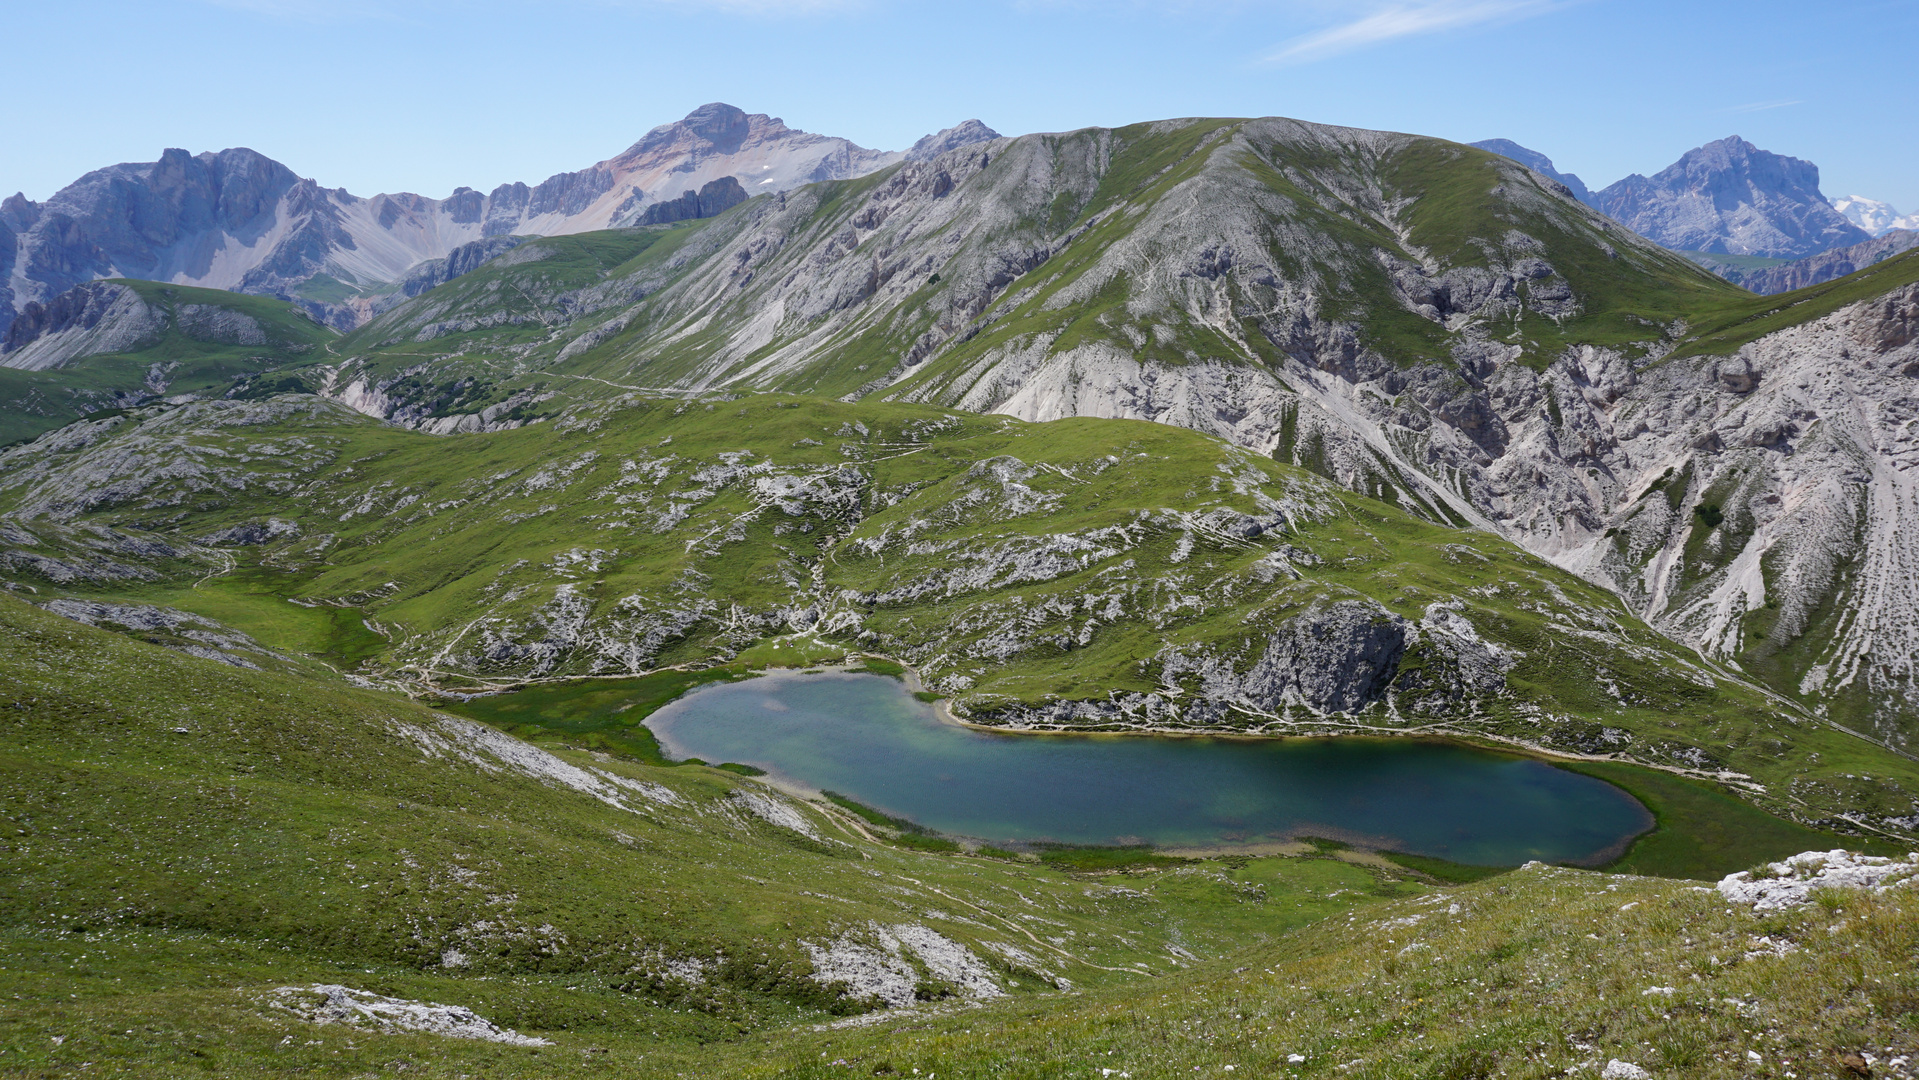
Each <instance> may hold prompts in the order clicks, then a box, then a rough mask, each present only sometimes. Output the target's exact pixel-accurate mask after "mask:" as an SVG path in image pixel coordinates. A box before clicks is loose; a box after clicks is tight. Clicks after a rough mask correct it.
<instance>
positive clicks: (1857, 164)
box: [0, 0, 1919, 213]
mask: <svg viewBox="0 0 1919 1080" xmlns="http://www.w3.org/2000/svg"><path fill="white" fill-rule="evenodd" d="M7 6H8V9H9V11H8V19H7V36H8V38H9V43H10V45H11V46H12V47H11V48H10V49H9V54H10V55H9V57H8V63H7V67H6V74H7V76H8V77H7V83H8V88H9V94H8V98H9V100H10V104H11V110H10V112H11V119H12V120H13V123H12V125H11V131H10V132H9V133H8V137H7V138H6V139H5V140H4V142H0V189H4V191H5V192H11V191H13V190H16V189H19V190H24V191H25V192H26V193H27V195H28V196H29V197H31V198H35V199H44V198H45V197H46V196H48V195H49V194H51V193H52V192H53V191H54V190H56V189H57V188H59V187H61V186H63V185H65V184H66V183H69V182H71V181H72V180H73V179H75V178H76V177H78V176H79V175H80V174H81V173H83V172H85V171H87V170H89V169H92V168H97V167H99V166H101V165H105V164H109V163H112V162H116V161H151V160H153V159H154V158H155V157H157V156H158V154H159V151H160V150H161V149H163V148H165V147H168V146H181V147H185V148H187V149H189V150H193V151H196V152H197V151H201V150H210V149H213V150H217V149H221V148H224V147H228V146H250V147H252V148H254V149H256V150H259V151H261V152H262V153H265V154H267V155H269V156H271V157H274V158H277V159H279V160H281V161H283V162H285V163H286V164H288V165H289V166H291V167H292V168H293V169H294V170H295V171H296V172H298V173H300V174H301V175H304V176H310V177H313V178H315V179H317V180H319V181H320V182H321V183H322V184H325V185H327V186H329V187H345V188H347V189H348V190H351V191H353V192H356V193H358V194H362V195H367V194H373V193H375V192H379V191H402V190H406V191H417V192H420V193H422V194H427V195H433V196H443V195H445V194H447V193H448V192H449V191H451V190H452V189H453V188H454V187H456V186H459V185H462V184H464V185H468V186H472V187H477V188H480V189H482V190H485V189H488V188H491V187H492V186H493V185H495V184H498V183H502V182H505V181H511V180H525V181H528V182H537V181H538V180H541V179H543V178H545V177H546V176H548V175H551V174H552V173H555V172H560V171H563V170H572V169H578V168H582V167H584V166H586V165H588V164H591V163H592V162H594V161H598V160H600V159H602V158H606V157H609V156H611V155H613V154H614V153H617V152H618V151H619V150H621V149H623V148H625V147H626V146H627V145H628V144H630V143H632V142H633V141H634V140H635V139H637V138H638V137H639V136H640V135H641V134H642V133H644V132H645V131H646V130H647V129H648V128H650V127H652V126H654V125H656V124H659V123H663V122H666V121H669V120H673V119H676V118H678V117H680V116H682V115H684V114H685V113H686V112H687V111H688V110H690V109H692V108H694V107H695V106H698V105H700V104H702V103H704V102H707V101H727V102H731V103H733V104H735V105H738V106H740V107H742V108H745V109H746V110H748V111H749V112H768V113H772V114H774V115H776V116H781V117H784V118H785V120H786V121H787V123H789V124H791V125H793V126H795V127H800V128H804V129H806V130H810V131H818V132H823V133H826V134H833V135H843V136H846V137H848V138H851V139H853V140H855V141H856V142H859V143H861V144H863V145H866V146H875V147H881V148H888V149H893V148H900V147H904V146H906V145H907V144H909V143H911V142H912V141H913V140H914V139H916V138H918V137H919V136H920V135H922V134H924V133H926V132H927V131H930V130H934V129H937V128H940V127H945V126H947V125H950V124H952V123H955V122H957V121H959V120H962V119H965V118H967V117H974V116H977V117H979V118H980V119H982V120H984V121H986V122H987V123H988V124H990V125H992V126H993V127H995V128H997V129H998V130H1000V131H1002V132H1004V133H1007V134H1022V133H1026V132H1031V131H1060V130H1067V129H1071V128H1076V127H1084V126H1087V125H1116V124H1124V123H1130V122H1134V121H1139V120H1149V119H1158V118H1163V117H1171V116H1193V115H1217V116H1259V115H1274V114H1276V115H1284V116H1293V117H1298V118H1300V119H1305V120H1315V121H1321V122H1327V123H1340V124H1351V125H1355V126H1361V127H1374V128H1389V129H1394V130H1400V131H1412V132H1419V133H1422V134H1428V135H1437V136H1441V137H1444V138H1451V139H1458V140H1461V141H1471V140H1475V139H1485V138H1494V137H1504V138H1510V139H1514V140H1516V141H1518V142H1520V143H1523V144H1525V145H1528V146H1531V147H1533V148H1535V149H1537V150H1540V151H1542V152H1544V153H1546V154H1548V155H1549V156H1551V157H1552V158H1553V159H1554V161H1555V162H1556V163H1557V164H1558V166H1559V167H1560V168H1561V169H1562V170H1565V171H1569V172H1577V173H1579V174H1580V175H1581V176H1582V177H1583V178H1584V179H1585V180H1586V182H1587V183H1588V184H1591V185H1592V186H1594V187H1595V188H1596V187H1599V186H1601V185H1604V184H1606V183H1610V182H1611V181H1613V180H1616V179H1618V178H1619V177H1621V176H1622V175H1624V174H1626V173H1629V172H1645V173H1651V172H1653V171H1656V170H1658V169H1660V168H1663V167H1664V166H1666V165H1667V164H1670V163H1671V162H1672V161H1673V159H1675V158H1676V157H1678V156H1679V154H1681V153H1682V152H1684V151H1685V150H1687V149H1688V148H1690V147H1693V146H1696V145H1698V144H1700V143H1702V142H1707V141H1710V140H1712V139H1716V138H1721V137H1723V136H1726V135H1729V134H1734V133H1737V134H1740V135H1743V136H1745V137H1746V138H1748V139H1750V140H1752V141H1753V142H1755V143H1758V144H1759V145H1760V146H1763V147H1765V148H1767V149H1770V150H1775V151H1778V152H1780V153H1785V154H1791V155H1793V156H1796V157H1803V158H1807V159H1810V160H1812V161H1814V162H1816V163H1817V164H1818V165H1819V166H1820V167H1821V169H1822V172H1823V181H1824V183H1823V186H1824V189H1825V191H1826V193H1827V194H1828V195H1832V196H1837V195H1844V194H1854V193H1856V194H1861V195H1867V196H1871V197H1875V198H1880V199H1885V200H1887V201H1889V202H1892V203H1893V204H1894V205H1895V206H1897V207H1898V208H1899V209H1900V210H1902V211H1904V212H1908V213H1909V212H1913V211H1919V138H1915V136H1916V135H1919V119H1915V115H1916V111H1915V109H1914V102H1915V101H1919V76H1916V75H1915V73H1914V67H1913V64H1912V62H1911V49H1912V43H1913V42H1914V41H1919V0H1825V2H1823V3H1818V4H1807V3H1804V2H1803V0H1793V2H1785V0H1742V2H1736V3H1735V2H1722V0H1378V2H1374V0H1346V2H1334V0H1268V2H1265V3H1257V2H1251V0H1244V2H1242V0H1113V2H1099V0H974V2H965V0H945V2H939V3H927V2H918V0H544V2H541V3H531V2H523V0H90V2H88V3H84V4H80V3H73V2H70V0H59V2H50V0H15V2H13V3H10V4H9V5H7Z"/></svg>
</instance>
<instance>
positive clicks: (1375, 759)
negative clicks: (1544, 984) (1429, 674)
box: [646, 673, 1652, 866]
mask: <svg viewBox="0 0 1919 1080" xmlns="http://www.w3.org/2000/svg"><path fill="white" fill-rule="evenodd" d="M646 725H647V727H649V728H651V729H652V730H653V732H654V733H655V734H656V735H657V736H658V737H659V740H660V743H661V745H662V746H663V747H664V748H665V749H666V751H667V752H668V754H670V755H671V756H673V757H674V758H687V757H698V758H703V759H705V760H707V761H738V762H744V763H746V764H749V765H755V766H758V767H759V768H762V769H765V770H766V771H767V772H769V773H771V774H773V775H774V776H775V777H776V778H778V779H781V780H785V781H788V782H791V783H795V784H799V785H802V786H804V787H808V788H814V789H819V790H825V791H836V792H840V793H842V794H845V795H848V796H851V797H852V798H854V799H857V800H859V801H860V802H862V803H865V804H867V805H869V806H873V807H876V808H878V809H881V810H884V811H886V812H887V813H889V814H893V815H896V816H899V817H903V818H908V819H911V820H913V821H916V822H919V823H920V824H922V825H925V826H927V827H928V828H932V829H937V830H939V831H940V832H944V833H951V834H954V835H958V836H971V837H978V838H980V839H984V840H999V841H1026V842H1055V843H1067V844H1116V843H1117V844H1130V843H1147V844H1152V845H1155V846H1159V847H1173V848H1179V847H1231V846H1233V845H1243V844H1256V843H1266V842H1272V841H1275V840H1285V839H1288V838H1290V837H1294V836H1300V835H1308V836H1325V837H1331V838H1335V839H1341V840H1347V841H1349V842H1356V843H1360V844H1364V845H1368V846H1374V847H1380V848H1385V849H1388V850H1394V851H1404V852H1410V853H1412V854H1416V855H1430V856H1434V857H1436V858H1441V859H1448V860H1451V861H1453V862H1459V863H1470V864H1474V865H1481V866H1510V865H1517V864H1519V863H1522V862H1525V861H1527V860H1529V859H1541V860H1544V861H1547V862H1582V861H1584V862H1590V861H1595V860H1599V859H1603V858H1607V857H1610V856H1612V855H1614V854H1617V853H1618V852H1619V851H1621V850H1622V849H1623V844H1624V843H1625V842H1626V841H1627V840H1629V839H1630V838H1631V837H1633V836H1635V835H1637V834H1639V833H1641V832H1644V831H1645V830H1646V829H1649V828H1651V827H1652V816H1651V815H1650V814H1648V813H1647V812H1646V809H1645V808H1644V807H1642V806H1641V805H1640V804H1639V803H1638V802H1637V801H1635V800H1634V799H1633V798H1632V797H1631V796H1629V795H1627V794H1626V793H1625V792H1623V791H1621V790H1619V789H1618V788H1616V787H1613V786H1612V785H1610V784H1607V783H1605V782H1604V781H1600V780H1595V779H1593V778H1592V777H1589V776H1582V775H1580V774H1578V773H1573V772H1568V771H1566V770H1564V769H1559V768H1555V767H1553V766H1551V765H1548V764H1546V763H1544V762H1541V761H1535V760H1532V759H1530V758H1522V757H1517V756H1513V755H1509V754H1499V753H1493V752H1489V751H1485V750H1478V749H1474V748H1472V747H1467V746H1460V745H1456V744H1453V743H1445V742H1431V741H1418V740H1411V739H1367V738H1339V739H1213V738H1173V737H1167V738H1154V737H1145V736H1137V735H1013V734H1000V733H996V732H987V731H975V730H972V729H970V728H965V727H961V726H959V725H957V724H952V723H948V722H944V721H942V720H940V719H939V718H938V717H937V716H936V715H935V713H934V711H933V708H932V706H930V705H926V704H924V703H922V702H920V701H918V700H916V699H914V698H913V696H912V695H911V694H909V693H907V692H906V689H905V687H904V686H902V685H901V684H900V683H899V682H897V681H896V680H893V679H887V678H883V677H880V676H876V675H851V674H845V673H825V674H817V675H801V674H798V673H780V674H773V675H767V676H764V677H761V678H757V679H750V680H748V681H745V682H739V683H724V684H719V685H714V686H707V687H703V688H701V689H699V690H695V691H693V692H692V693H690V694H688V695H687V696H685V697H683V698H681V699H679V700H677V701H675V702H672V703H671V704H669V705H667V706H665V707H664V708H662V709H660V710H659V711H658V712H655V713H654V714H653V715H652V716H650V717H648V718H647V721H646Z"/></svg>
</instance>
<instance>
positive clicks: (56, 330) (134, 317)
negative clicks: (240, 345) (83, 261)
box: [0, 281, 259, 371]
mask: <svg viewBox="0 0 1919 1080" xmlns="http://www.w3.org/2000/svg"><path fill="white" fill-rule="evenodd" d="M215 321H217V319H216V320H215ZM249 321H251V320H249ZM166 328H167V316H166V312H165V311H163V310H161V309H160V308H157V307H153V306H150V305H148V304H147V303H146V301H144V300H142V299H141V298H140V294H139V293H137V292H135V291H133V290H132V289H130V288H128V287H127V286H125V285H116V284H114V283H112V282H110V281H96V282H91V283H89V284H85V285H76V286H75V287H73V288H72V289H70V290H68V291H67V292H64V293H61V294H60V295H59V296H57V297H54V298H53V299H52V300H49V301H48V302H46V303H44V304H42V303H38V302H29V303H28V304H27V306H26V308H25V309H24V310H22V311H21V312H20V316H19V318H17V319H15V320H14V321H13V323H12V325H10V326H8V327H7V333H6V337H5V339H4V340H0V367H10V368H21V369H24V370H27V371H45V370H47V369H49V368H57V367H61V366H64V365H66V364H70V363H73V362H74V361H76V360H80V359H83V358H85V357H88V356H96V355H99V354H102V353H117V352H131V351H133V350H134V349H138V348H142V347H144V346H147V345H151V344H153V343H154V342H156V341H158V340H160V335H162V334H164V333H165V332H166ZM253 330H254V331H255V332H256V333H257V332H258V331H259V326H258V324H257V323H256V324H254V326H253ZM236 331H237V327H236Z"/></svg>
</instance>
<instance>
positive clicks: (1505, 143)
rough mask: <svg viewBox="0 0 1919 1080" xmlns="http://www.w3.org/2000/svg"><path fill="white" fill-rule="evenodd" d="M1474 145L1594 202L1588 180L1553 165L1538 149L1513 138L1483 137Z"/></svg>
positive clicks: (1583, 200) (1589, 203)
mask: <svg viewBox="0 0 1919 1080" xmlns="http://www.w3.org/2000/svg"><path fill="white" fill-rule="evenodd" d="M1473 145H1474V146H1477V147H1478V148H1480V149H1481V150H1486V151H1489V152H1491V153H1494V154H1498V155H1499V156H1500V157H1504V158H1511V159H1512V160H1514V161H1517V162H1519V163H1520V164H1521V165H1524V166H1526V167H1527V168H1528V169H1531V170H1532V171H1534V172H1536V173H1538V174H1539V175H1541V176H1548V177H1551V178H1552V179H1554V180H1557V181H1559V182H1560V183H1562V184H1564V185H1566V189H1567V190H1568V191H1571V192H1572V193H1573V198H1575V199H1578V200H1579V201H1580V202H1583V203H1585V204H1586V205H1588V206H1591V205H1592V203H1593V193H1592V192H1591V191H1589V190H1587V188H1586V182H1585V181H1584V180H1581V179H1580V178H1579V176H1578V174H1576V173H1563V172H1560V171H1559V170H1558V169H1555V168H1554V167H1553V159H1552V158H1549V157H1547V156H1546V155H1544V154H1542V153H1540V152H1539V151H1537V150H1533V149H1529V148H1527V147H1524V146H1521V145H1519V144H1518V143H1516V142H1514V141H1512V140H1511V139H1481V140H1480V141H1479V142H1476V143H1474V144H1473Z"/></svg>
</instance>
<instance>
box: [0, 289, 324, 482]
mask: <svg viewBox="0 0 1919 1080" xmlns="http://www.w3.org/2000/svg"><path fill="white" fill-rule="evenodd" d="M113 284H115V285H120V286H124V287H126V288H128V289H131V290H133V292H134V293H135V294H137V295H138V296H139V298H140V300H141V301H143V302H144V303H145V304H146V305H147V306H148V307H150V308H152V309H154V310H155V311H156V312H157V313H158V319H157V320H156V322H157V324H158V326H159V329H158V330H157V332H156V333H155V334H154V335H153V336H151V337H149V338H148V339H147V340H145V341H144V342H143V343H142V344H141V345H140V346H139V347H138V348H136V349H134V350H132V351H129V352H124V353H108V354H98V355H92V356H85V357H80V358H78V359H75V360H71V361H69V362H67V363H65V364H63V365H62V366H60V367H57V368H54V369H51V370H45V371H22V370H17V369H14V368H0V444H5V443H9V442H14V441H17V440H20V439H26V438H31V437H33V436H35V435H38V434H40V433H41V432H43V431H49V430H51V429H53V428H57V427H60V426H61V425H63V424H66V423H69V422H71V421H72V420H74V419H75V418H77V417H80V416H84V415H86V414H88V413H93V412H98V411H101V410H103V409H112V408H116V407H120V406H123V405H127V404H131V403H135V402H137V401H140V400H143V399H150V398H152V397H154V396H156V395H161V394H199V395H202V396H207V397H218V396H221V395H223V394H225V393H227V392H229V391H230V390H233V389H235V388H236V387H239V388H242V389H246V388H251V387H254V386H255V385H256V384H259V385H265V384H267V383H270V382H272V381H273V380H274V379H275V378H276V377H277V373H278V372H279V371H280V370H281V369H283V368H286V367H289V366H299V365H302V364H307V363H311V362H313V361H314V360H316V359H318V358H319V357H320V356H321V355H322V353H323V350H324V347H325V346H326V344H327V343H328V342H330V341H332V340H333V339H334V338H336V337H337V336H338V335H337V334H335V333H334V331H332V330H331V329H328V328H327V327H325V326H322V325H320V324H319V323H316V322H314V321H313V320H312V319H310V318H308V317H307V315H306V313H305V312H303V311H301V310H300V309H299V308H298V307H297V306H295V305H293V304H289V303H287V302H285V301H283V300H275V299H272V298H269V297H262V296H246V295H243V294H240V293H231V292H223V291H221V290H218V289H200V288H194V287H191V286H186V285H172V284H168V283H166V282H159V281H135V280H122V279H115V280H114V281H113ZM185 307H194V308H196V309H198V311H197V313H196V318H193V319H189V320H187V322H186V325H184V326H183V325H182V320H181V319H180V317H179V311H180V309H181V308H185ZM208 310H213V311H221V312H231V313H233V314H235V315H238V316H241V317H243V318H244V319H246V320H249V321H250V322H251V324H252V327H253V328H254V329H257V331H258V333H259V340H255V341H252V342H251V343H248V344H241V343H238V342H237V341H235V340H231V335H230V334H221V333H219V332H217V331H210V330H209V329H208V328H209V326H210V324H212V323H213V320H210V319H208V318H207V316H206V312H207V311H208ZM226 329H229V330H230V329H231V328H230V327H227V328H226ZM246 336H247V337H248V338H249V339H250V338H251V337H252V334H250V333H249V334H248V335H246ZM283 388H284V389H301V388H303V384H301V383H299V382H297V381H296V382H292V383H288V384H287V385H286V386H285V387H283Z"/></svg>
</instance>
